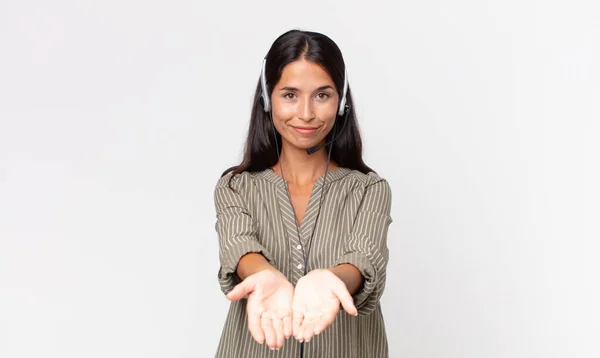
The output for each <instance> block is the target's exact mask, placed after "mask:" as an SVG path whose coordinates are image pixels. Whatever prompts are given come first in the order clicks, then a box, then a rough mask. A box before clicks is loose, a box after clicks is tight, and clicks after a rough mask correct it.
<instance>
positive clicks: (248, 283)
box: [225, 277, 255, 301]
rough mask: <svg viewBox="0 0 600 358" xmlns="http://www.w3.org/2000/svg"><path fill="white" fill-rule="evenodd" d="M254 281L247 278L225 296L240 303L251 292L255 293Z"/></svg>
mask: <svg viewBox="0 0 600 358" xmlns="http://www.w3.org/2000/svg"><path fill="white" fill-rule="evenodd" d="M254 286H255V284H254V280H253V279H252V277H247V278H246V279H245V280H244V281H242V282H240V283H239V284H238V285H237V286H235V287H234V288H233V290H231V291H229V293H228V294H227V295H226V296H225V297H227V299H228V300H230V301H238V300H240V299H242V298H244V296H246V295H247V294H249V293H250V292H252V291H254Z"/></svg>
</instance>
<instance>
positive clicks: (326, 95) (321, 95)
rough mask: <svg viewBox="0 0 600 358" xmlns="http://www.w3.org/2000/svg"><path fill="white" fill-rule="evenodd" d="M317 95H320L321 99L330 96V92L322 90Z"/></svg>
mask: <svg viewBox="0 0 600 358" xmlns="http://www.w3.org/2000/svg"><path fill="white" fill-rule="evenodd" d="M317 97H319V99H327V98H329V94H327V93H325V92H321V93H318V94H317Z"/></svg>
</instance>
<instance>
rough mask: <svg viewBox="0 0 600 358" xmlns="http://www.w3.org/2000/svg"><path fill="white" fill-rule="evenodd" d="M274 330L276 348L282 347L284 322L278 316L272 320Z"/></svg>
mask: <svg viewBox="0 0 600 358" xmlns="http://www.w3.org/2000/svg"><path fill="white" fill-rule="evenodd" d="M272 322H273V330H274V331H275V348H281V346H283V340H284V338H283V322H281V318H279V317H276V318H274V319H273V320H272Z"/></svg>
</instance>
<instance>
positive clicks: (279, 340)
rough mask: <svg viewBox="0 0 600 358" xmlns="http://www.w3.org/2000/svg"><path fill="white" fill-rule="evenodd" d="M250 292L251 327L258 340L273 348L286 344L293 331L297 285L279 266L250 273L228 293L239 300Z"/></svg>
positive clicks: (249, 325)
mask: <svg viewBox="0 0 600 358" xmlns="http://www.w3.org/2000/svg"><path fill="white" fill-rule="evenodd" d="M245 295H248V303H247V305H246V311H247V313H248V330H249V331H250V334H251V335H252V337H253V338H254V340H256V342H258V343H259V344H262V343H263V342H264V341H265V340H266V342H267V346H269V348H271V349H279V348H281V347H282V346H283V341H284V337H285V338H286V339H287V338H289V337H290V336H291V335H292V299H293V297H294V286H292V284H291V283H290V282H289V281H288V280H287V278H286V277H285V276H284V275H283V274H282V273H281V272H279V271H277V270H262V271H260V272H257V273H255V274H253V275H250V276H248V277H247V278H246V279H245V280H244V281H242V282H241V283H240V284H238V285H237V286H235V288H234V289H233V290H231V291H230V292H229V293H228V294H227V299H229V300H231V301H237V300H240V299H241V298H243V297H244V296H245Z"/></svg>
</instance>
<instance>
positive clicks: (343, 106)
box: [260, 57, 350, 116]
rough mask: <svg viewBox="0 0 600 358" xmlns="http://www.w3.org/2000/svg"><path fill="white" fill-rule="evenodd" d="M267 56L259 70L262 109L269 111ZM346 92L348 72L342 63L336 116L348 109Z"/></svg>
mask: <svg viewBox="0 0 600 358" xmlns="http://www.w3.org/2000/svg"><path fill="white" fill-rule="evenodd" d="M266 70H267V58H266V57H265V58H264V59H263V62H262V71H261V72H260V87H261V94H260V95H261V97H262V100H263V109H264V111H265V112H270V111H271V100H270V99H269V91H268V90H267V75H266V72H267V71H266ZM347 93H348V73H347V71H346V66H345V65H344V89H343V91H342V99H341V101H340V106H339V109H338V116H343V115H344V113H345V112H347V111H348V110H349V109H350V106H346V95H347Z"/></svg>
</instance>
